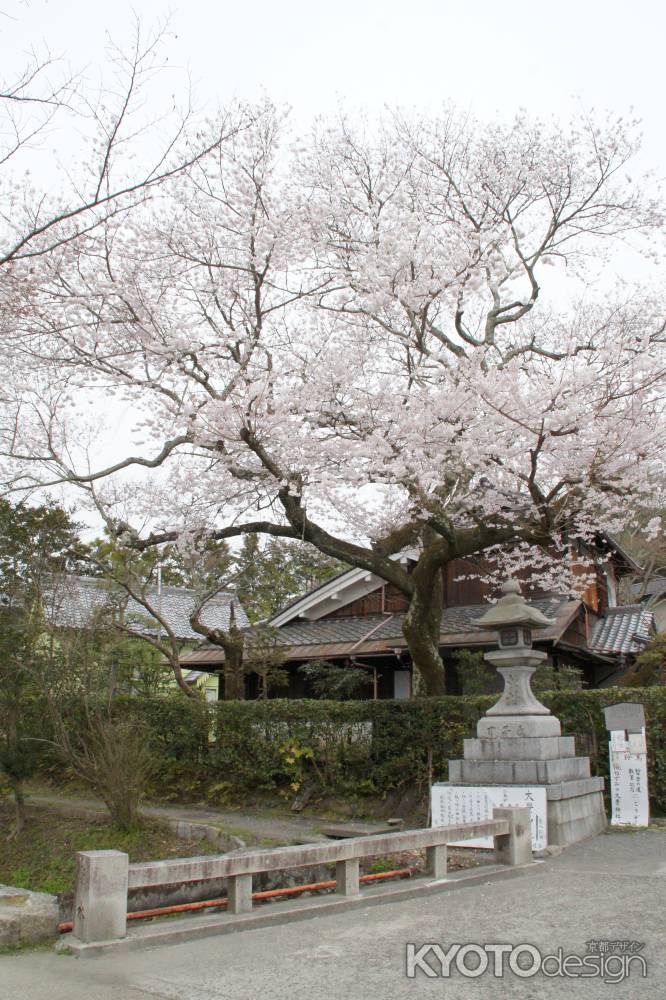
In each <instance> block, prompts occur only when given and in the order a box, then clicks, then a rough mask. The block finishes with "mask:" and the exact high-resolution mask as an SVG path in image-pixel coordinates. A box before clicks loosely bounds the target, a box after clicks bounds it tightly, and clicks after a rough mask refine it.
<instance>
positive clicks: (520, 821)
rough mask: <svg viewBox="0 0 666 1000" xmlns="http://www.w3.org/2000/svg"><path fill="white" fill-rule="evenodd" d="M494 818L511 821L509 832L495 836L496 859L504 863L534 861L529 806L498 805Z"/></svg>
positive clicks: (522, 863)
mask: <svg viewBox="0 0 666 1000" xmlns="http://www.w3.org/2000/svg"><path fill="white" fill-rule="evenodd" d="M493 819H505V820H508V822H509V832H508V833H507V834H503V835H501V836H499V837H495V838H494V841H495V861H497V863H498V864H502V865H527V864H529V863H530V861H532V827H531V824H530V810H529V807H528V806H512V807H508V806H497V807H496V808H495V809H493Z"/></svg>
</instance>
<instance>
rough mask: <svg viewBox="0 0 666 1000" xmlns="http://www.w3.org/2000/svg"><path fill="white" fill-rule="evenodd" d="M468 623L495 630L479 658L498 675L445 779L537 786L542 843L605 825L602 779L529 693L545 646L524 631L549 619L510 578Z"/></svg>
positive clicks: (572, 838) (568, 839)
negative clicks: (494, 639) (493, 641)
mask: <svg viewBox="0 0 666 1000" xmlns="http://www.w3.org/2000/svg"><path fill="white" fill-rule="evenodd" d="M502 593H503V596H502V597H501V598H500V599H499V601H498V602H497V604H496V605H494V607H492V608H490V609H489V610H488V611H487V612H486V614H484V615H483V616H482V617H481V618H480V619H479V620H478V621H477V622H476V623H475V624H477V625H479V626H480V627H481V628H484V629H489V630H493V631H497V632H499V649H498V650H494V651H492V652H490V653H486V654H485V660H486V661H487V662H488V663H491V664H492V665H493V666H494V667H496V668H497V670H498V671H499V673H500V674H501V675H502V677H503V678H504V691H503V692H502V695H501V697H500V699H499V701H498V702H497V703H496V704H495V705H493V706H492V708H490V709H488V711H487V712H486V714H485V716H484V717H483V718H482V719H480V720H479V722H478V725H477V738H476V739H467V740H465V741H464V750H463V756H464V759H463V760H451V761H449V784H450V785H456V786H457V785H467V786H493V785H501V786H507V785H530V786H543V787H544V788H545V791H546V801H547V828H548V829H547V843H548V845H549V846H550V845H556V846H561V847H564V846H566V845H568V844H573V843H575V842H576V841H578V840H583V839H585V838H586V837H591V836H594V835H595V834H597V833H601V832H602V831H603V830H605V829H606V826H607V819H606V811H605V808H604V800H603V787H604V779H603V778H600V777H597V778H593V777H591V776H590V760H589V757H576V749H575V745H574V737H573V736H562V730H561V727H560V722H559V719H557V718H555V716H554V715H552V714H551V712H550V710H549V709H547V708H546V706H545V705H542V704H541V702H539V701H538V700H537V698H535V696H534V693H533V692H532V689H531V687H530V681H531V677H532V674H533V673H534V671H535V670H536V668H537V667H538V666H540V665H541V664H542V663H543V662H544V661H545V660H546V653H543V652H541V651H540V650H537V649H533V648H532V631H533V630H534V629H540V628H545V627H546V626H548V625H550V624H552V622H551V621H550V620H549V619H548V618H546V617H545V616H544V615H542V614H541V612H540V611H538V610H537V609H536V608H532V607H530V606H529V605H528V604H527V603H526V602H525V600H524V598H523V597H522V595H521V593H520V585H519V584H518V583H517V581H515V580H507V582H506V583H504V584H503V586H502Z"/></svg>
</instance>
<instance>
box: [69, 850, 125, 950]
mask: <svg viewBox="0 0 666 1000" xmlns="http://www.w3.org/2000/svg"><path fill="white" fill-rule="evenodd" d="M128 871H129V857H128V856H127V854H123V852H122V851H79V852H78V853H77V855H76V889H75V894H74V937H77V938H78V939H79V941H83V942H85V943H86V944H88V943H89V942H91V941H113V940H116V939H118V938H124V937H125V936H126V934H127V878H128Z"/></svg>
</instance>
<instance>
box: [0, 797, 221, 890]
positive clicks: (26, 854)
mask: <svg viewBox="0 0 666 1000" xmlns="http://www.w3.org/2000/svg"><path fill="white" fill-rule="evenodd" d="M12 822H13V808H11V807H9V806H8V805H4V806H0V843H1V845H2V846H1V848H0V883H3V884H5V885H14V886H17V887H18V888H21V889H33V890H34V891H36V892H51V893H57V892H69V891H70V890H72V889H73V888H74V874H75V868H76V858H75V855H76V852H77V851H108V850H115V851H125V852H126V853H127V854H129V858H130V861H153V860H155V859H158V858H179V857H181V858H182V857H188V856H190V855H198V854H217V853H219V851H218V849H217V848H216V847H215V846H214V845H213V844H212V843H210V841H207V840H201V839H183V838H181V837H177V836H176V834H175V833H173V832H172V831H171V830H170V829H169V827H168V826H167V825H166V824H165V823H162V822H160V821H159V820H156V819H153V818H152V817H151V818H149V819H145V820H144V821H143V822H142V824H141V826H139V827H137V828H136V829H134V830H132V831H130V832H129V833H125V832H123V831H121V830H118V828H117V827H115V826H114V825H113V823H112V822H111V821H110V820H108V819H106V818H105V817H103V816H100V818H99V819H89V818H84V817H70V816H61V815H58V814H57V813H55V812H51V811H49V810H48V809H46V808H42V807H34V806H33V807H30V808H28V825H27V827H26V829H25V830H24V832H23V834H22V836H21V837H20V838H19V839H18V840H7V836H8V834H9V833H10V831H11V827H12Z"/></svg>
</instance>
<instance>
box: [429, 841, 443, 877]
mask: <svg viewBox="0 0 666 1000" xmlns="http://www.w3.org/2000/svg"><path fill="white" fill-rule="evenodd" d="M447 853H448V848H447V846H446V844H439V845H438V846H436V847H427V848H426V871H427V872H428V875H431V876H432V877H433V878H434V879H439V878H446V869H447Z"/></svg>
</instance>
